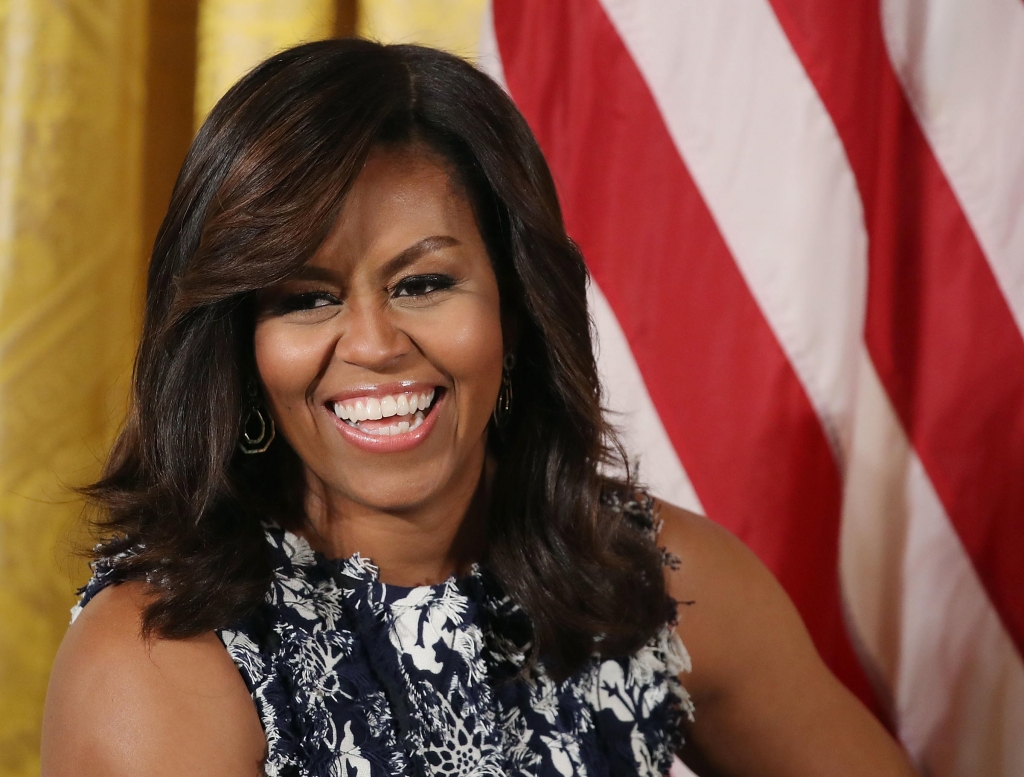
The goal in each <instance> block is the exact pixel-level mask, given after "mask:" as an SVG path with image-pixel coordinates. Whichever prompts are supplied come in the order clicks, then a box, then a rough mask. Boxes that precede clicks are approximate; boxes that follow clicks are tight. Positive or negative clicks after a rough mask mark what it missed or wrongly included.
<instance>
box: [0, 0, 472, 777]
mask: <svg viewBox="0 0 1024 777" xmlns="http://www.w3.org/2000/svg"><path fill="white" fill-rule="evenodd" d="M485 5H486V0H363V1H362V2H356V0H62V2H55V1H54V0H0V777H29V776H30V775H38V774H39V755H38V751H39V727H40V721H41V718H42V708H43V700H44V696H45V691H46V682H47V678H48V676H49V669H50V664H51V662H52V660H53V656H54V654H55V653H56V650H57V647H58V646H59V644H60V641H61V639H62V637H63V635H64V632H65V630H66V628H67V624H68V611H69V608H70V607H71V605H72V604H73V603H74V591H75V589H76V587H77V586H79V585H81V584H82V583H83V582H84V580H85V578H86V576H87V575H88V570H87V569H86V567H85V563H84V561H83V560H82V558H81V556H79V555H76V550H81V549H83V548H87V547H88V542H89V535H88V532H87V531H86V527H85V523H84V521H83V520H82V510H83V504H82V502H81V501H80V500H79V499H78V498H77V497H76V496H75V494H74V491H73V488H74V487H76V486H80V485H83V484H85V483H88V482H89V481H90V480H91V479H92V478H94V477H95V476H96V475H97V474H98V472H99V470H100V467H101V464H102V461H103V458H104V456H105V454H106V450H107V447H108V446H109V444H110V442H111V440H112V439H113V436H114V434H115V433H116V431H117V428H118V426H119V424H120V422H121V419H122V417H123V413H124V409H125V399H126V393H127V386H128V381H129V378H130V373H131V357H132V353H133V350H134V347H135V342H136V338H137V335H138V323H139V317H140V311H141V298H142V292H143V283H144V268H145V261H146V255H147V254H148V251H149V248H150V246H151V244H152V240H153V238H154V236H155V234H156V230H157V228H158V226H159V223H160V220H161V219H162V217H163V212H164V209H165V208H166V205H167V200H168V197H169V194H170V189H171V187H172V185H173V182H174V178H175V177H176V175H177V170H178V167H179V166H180V164H181V161H182V159H183V158H184V155H185V152H186V150H187V148H188V144H189V142H190V141H191V137H192V133H193V131H194V129H195V127H197V126H198V124H199V123H201V121H202V119H203V118H204V117H205V116H206V114H207V113H208V111H209V109H210V108H211V107H212V105H213V104H214V102H216V100H217V99H218V98H219V97H220V95H221V94H223V92H224V91H225V90H226V89H227V88H228V87H229V86H230V85H231V84H232V83H233V82H234V81H235V80H236V79H237V78H238V77H239V76H240V75H242V74H243V73H245V72H246V71H247V70H248V69H249V68H251V67H252V66H253V65H255V64H256V63H257V62H259V61H260V60H261V59H263V58H264V57H266V56H268V55H270V54H272V53H274V52H275V51H278V50H280V49H282V48H285V47H287V46H289V45H292V44H294V43H297V42H300V41H305V40H313V39H317V38H324V37H330V36H332V35H350V34H353V33H358V34H360V35H363V36H366V37H370V38H374V39H377V40H382V41H389V42H391V41H402V42H413V41H415V42H422V43H426V44H428V45H435V46H439V47H442V48H447V49H449V50H451V51H454V52H455V53H458V54H460V55H462V56H466V57H467V58H471V59H472V58H473V57H474V56H475V55H476V50H477V40H478V37H479V31H480V25H481V22H482V18H483V12H484V8H485Z"/></svg>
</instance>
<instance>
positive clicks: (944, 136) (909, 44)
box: [882, 0, 1024, 330]
mask: <svg viewBox="0 0 1024 777" xmlns="http://www.w3.org/2000/svg"><path fill="white" fill-rule="evenodd" d="M882 26H883V30H884V32H885V41H886V47H887V48H888V51H889V57H890V59H891V60H892V63H893V68H894V69H895V71H896V74H897V76H898V77H899V79H900V82H901V83H902V84H903V89H904V92H905V93H906V95H907V98H908V100H909V101H910V104H911V106H912V108H913V110H914V113H915V114H916V115H917V119H918V121H919V122H920V123H921V128H922V129H923V130H924V134H925V136H926V137H927V138H928V143H929V145H930V146H931V148H932V151H933V153H934V154H935V157H936V159H937V160H938V162H939V165H940V166H941V167H942V171H943V173H944V174H945V176H946V178H947V179H948V180H949V182H950V185H951V186H952V187H953V191H954V192H956V196H957V199H958V200H959V201H960V205H961V207H962V208H963V211H964V215H965V216H966V217H967V220H968V222H969V223H970V225H971V229H972V230H973V231H974V234H975V235H976V236H977V238H978V242H979V243H981V246H982V250H983V251H984V252H985V255H986V257H987V258H988V260H989V263H990V264H991V266H992V270H993V273H994V275H995V277H996V281H997V283H998V284H999V286H1000V289H1001V290H1002V292H1003V294H1004V295H1005V297H1006V299H1007V301H1008V303H1009V306H1010V310H1011V311H1012V313H1013V317H1014V320H1015V321H1016V323H1017V327H1018V328H1019V329H1021V330H1024V3H1022V2H1021V0H883V2H882Z"/></svg>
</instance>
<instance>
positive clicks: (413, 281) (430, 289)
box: [391, 274, 455, 297]
mask: <svg viewBox="0 0 1024 777" xmlns="http://www.w3.org/2000/svg"><path fill="white" fill-rule="evenodd" d="M454 285H455V279H454V278H452V277H451V276H450V275H441V274H430V275H410V276H409V277H407V278H402V280H400V281H399V282H398V283H396V284H395V285H394V286H393V287H392V288H391V295H392V296H393V297H427V296H430V295H431V294H433V293H434V292H437V291H447V290H448V289H450V288H451V287H452V286H454ZM414 287H419V288H420V289H423V288H424V287H427V288H426V290H424V291H420V292H419V293H418V294H417V293H414V292H412V291H411V290H412V289H413V288H414ZM402 291H406V292H408V293H406V294H402V293H401V292H402Z"/></svg>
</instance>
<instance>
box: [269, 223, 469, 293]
mask: <svg viewBox="0 0 1024 777" xmlns="http://www.w3.org/2000/svg"><path fill="white" fill-rule="evenodd" d="M457 245H462V244H461V243H460V242H459V241H458V240H457V239H456V238H454V237H452V236H451V235H431V236H430V237H425V238H423V239H422V240H418V241H417V242H415V243H413V244H412V245H411V246H409V247H408V248H406V249H405V250H404V251H402V252H401V253H399V254H397V255H396V256H395V257H394V258H392V259H389V260H388V261H387V263H386V264H385V265H384V266H383V267H382V268H381V269H380V273H379V274H380V275H381V276H382V277H384V278H389V277H391V276H392V275H394V274H395V273H397V272H400V271H401V270H403V269H404V268H406V267H408V266H409V265H410V264H412V263H413V262H415V261H416V260H417V259H419V258H420V257H421V256H424V255H426V254H429V253H431V252H432V251H439V250H441V249H442V248H449V247H451V246H457ZM288 279H289V280H299V281H322V282H324V283H333V282H336V281H337V276H336V275H335V273H334V271H333V270H332V269H331V268H329V267H321V266H319V265H315V264H304V265H302V266H301V267H299V268H298V269H297V270H296V271H295V272H293V273H292V274H291V275H290V276H288Z"/></svg>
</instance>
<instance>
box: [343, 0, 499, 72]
mask: <svg viewBox="0 0 1024 777" xmlns="http://www.w3.org/2000/svg"><path fill="white" fill-rule="evenodd" d="M487 6H488V3H487V2H486V0H360V3H359V13H358V24H357V30H358V33H359V35H360V37H363V38H371V39H373V40H379V41H382V42H385V43H423V44H426V45H428V46H437V47H438V48H442V49H446V50H448V51H452V52H454V53H456V54H458V55H459V56H462V57H466V58H467V59H475V58H476V56H477V49H478V47H479V43H480V30H481V29H482V25H483V18H484V11H485V10H486V9H487Z"/></svg>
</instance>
